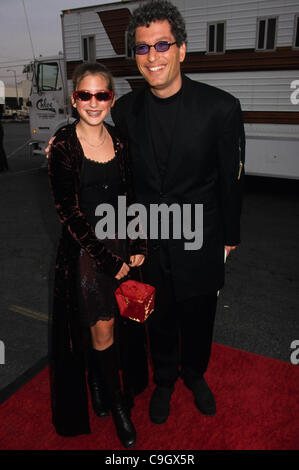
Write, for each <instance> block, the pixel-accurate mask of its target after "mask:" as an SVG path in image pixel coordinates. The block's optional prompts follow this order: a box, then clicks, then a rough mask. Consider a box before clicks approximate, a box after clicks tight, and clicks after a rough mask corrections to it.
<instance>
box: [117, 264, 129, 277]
mask: <svg viewBox="0 0 299 470" xmlns="http://www.w3.org/2000/svg"><path fill="white" fill-rule="evenodd" d="M129 271H130V267H129V266H128V265H127V263H123V265H122V267H121V268H120V270H119V271H118V273H117V274H116V276H115V278H116V279H117V280H118V281H119V280H120V279H122V278H123V277H125V276H126V275H127V274H128V272H129Z"/></svg>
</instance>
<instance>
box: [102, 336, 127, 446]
mask: <svg viewBox="0 0 299 470" xmlns="http://www.w3.org/2000/svg"><path fill="white" fill-rule="evenodd" d="M96 352H97V355H98V358H99V361H98V364H99V367H100V370H101V374H102V377H103V379H104V382H105V387H106V390H107V392H108V396H109V402H110V407H111V414H112V418H113V421H114V424H115V427H116V433H117V435H118V438H119V440H120V442H121V443H122V445H123V446H124V447H132V446H133V445H134V444H135V443H136V430H135V428H134V425H133V423H132V421H131V419H130V413H129V410H128V408H127V406H126V405H125V403H124V397H123V394H122V392H121V387H120V378H119V373H118V367H117V358H116V354H115V346H114V344H112V345H111V346H110V347H109V348H107V349H105V350H104V351H96Z"/></svg>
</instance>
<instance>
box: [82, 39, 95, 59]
mask: <svg viewBox="0 0 299 470" xmlns="http://www.w3.org/2000/svg"><path fill="white" fill-rule="evenodd" d="M82 59H83V62H95V61H96V48H95V37H94V36H86V37H84V36H83V37H82Z"/></svg>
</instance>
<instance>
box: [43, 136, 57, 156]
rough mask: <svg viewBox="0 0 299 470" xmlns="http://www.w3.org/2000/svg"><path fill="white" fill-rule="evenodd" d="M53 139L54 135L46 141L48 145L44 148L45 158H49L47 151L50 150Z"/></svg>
mask: <svg viewBox="0 0 299 470" xmlns="http://www.w3.org/2000/svg"><path fill="white" fill-rule="evenodd" d="M54 140H55V136H54V137H51V139H50V140H49V142H48V147H46V148H45V152H46V154H47V155H46V157H47V158H49V153H50V151H51V145H52V144H53V142H54Z"/></svg>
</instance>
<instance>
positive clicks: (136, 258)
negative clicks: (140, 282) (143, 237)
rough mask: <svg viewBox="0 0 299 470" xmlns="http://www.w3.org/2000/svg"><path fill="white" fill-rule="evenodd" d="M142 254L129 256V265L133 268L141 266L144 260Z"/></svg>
mask: <svg viewBox="0 0 299 470" xmlns="http://www.w3.org/2000/svg"><path fill="white" fill-rule="evenodd" d="M144 259H145V258H144V255H133V256H130V266H131V268H135V267H136V266H141V265H142V264H143V262H144Z"/></svg>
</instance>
